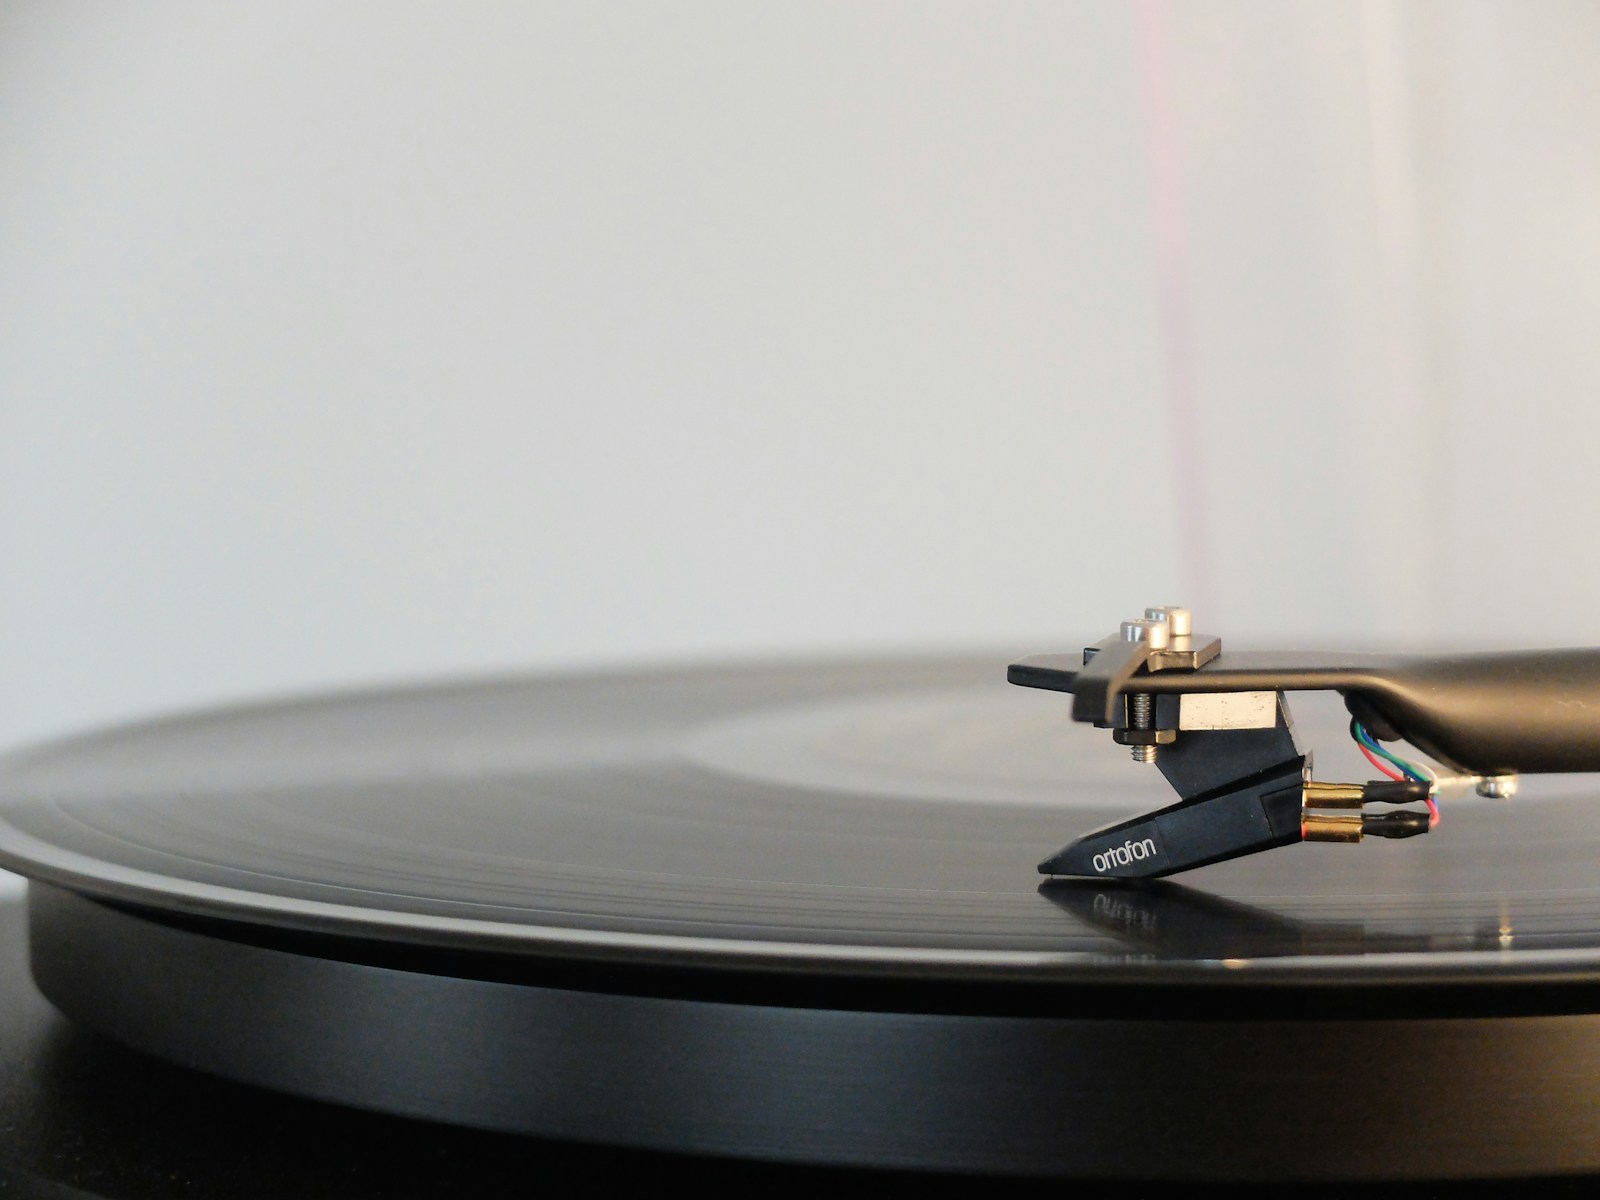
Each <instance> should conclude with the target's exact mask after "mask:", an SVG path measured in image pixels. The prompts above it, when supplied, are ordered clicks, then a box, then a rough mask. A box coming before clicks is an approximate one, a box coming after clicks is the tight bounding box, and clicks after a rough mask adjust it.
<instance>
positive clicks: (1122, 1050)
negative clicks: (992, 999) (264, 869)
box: [0, 885, 1600, 1196]
mask: <svg viewBox="0 0 1600 1200" xmlns="http://www.w3.org/2000/svg"><path fill="white" fill-rule="evenodd" d="M33 904H34V909H35V913H34V920H33V926H34V939H35V942H34V947H33V958H34V969H35V973H36V974H37V976H38V978H39V979H40V981H41V983H42V985H43V987H44V988H45V991H46V992H47V993H48V994H50V995H52V996H53V997H55V998H56V999H57V1000H58V1001H59V1002H60V1003H61V1004H62V1006H63V1007H64V1008H65V1009H66V1010H67V1011H68V1012H70V1013H71V1014H72V1015H73V1016H74V1017H77V1018H79V1019H80V1020H81V1021H83V1022H84V1023H85V1024H87V1025H88V1026H90V1027H94V1028H98V1029H100V1030H102V1031H103V1032H106V1033H109V1034H111V1035H113V1036H114V1037H115V1038H117V1039H118V1040H119V1041H123V1042H126V1043H128V1044H131V1045H134V1046H137V1047H139V1048H140V1049H143V1050H148V1051H151V1052H153V1053H157V1054H160V1055H161V1056H162V1057H164V1058H168V1059H172V1060H174V1061H177V1062H181V1063H186V1064H188V1065H191V1066H195V1067H199V1068H202V1069H203V1070H205V1071H207V1072H214V1073H217V1074H222V1075H227V1076H230V1077H233V1078H235V1079H242V1080H250V1081H252V1082H256V1083H261V1084H266V1085H269V1086H270V1087H272V1088H275V1089H283V1090H285V1091H289V1092H295V1093H299V1094H301V1095H303V1096H310V1097H314V1098H317V1099H320V1100H332V1101H337V1102H339V1103H340V1104H347V1105H356V1106H361V1107H366V1108H376V1109H381V1110H386V1111H388V1112H390V1113H397V1114H407V1115H410V1116H419V1115H420V1116H428V1117H435V1118H442V1119H446V1120H450V1121H453V1122H459V1123H464V1124H468V1125H474V1126H478V1127H481V1128H485V1129H491V1130H500V1131H516V1132H519V1133H524V1134H526V1133H533V1134H536V1135H537V1134H545V1135H550V1136H545V1137H534V1138H527V1137H514V1136H507V1135H506V1134H505V1133H503V1132H502V1133H500V1134H495V1133H487V1132H484V1133H477V1132H470V1131H467V1130H462V1129H451V1128H447V1127H444V1126H440V1125H433V1124H428V1123H418V1122H415V1121H411V1120H405V1119H401V1117H399V1116H390V1117H384V1116H377V1115H370V1114H364V1113H361V1112H357V1111H354V1110H353V1109H347V1108H341V1107H335V1106H333V1105H329V1104H325V1103H316V1102H313V1101H305V1100H303V1101H294V1100H290V1099H287V1098H285V1097H284V1096H281V1095H277V1094H275V1093H273V1092H268V1091H263V1090H256V1089H253V1088H247V1087H241V1086H237V1085H230V1084H225V1083H222V1082H219V1081H217V1080H215V1079H213V1078H210V1077H209V1076H208V1075H194V1074H190V1073H188V1072H186V1071H183V1070H181V1069H177V1068H172V1067H167V1066H162V1065H158V1064H157V1063H155V1062H153V1061H151V1060H147V1059H145V1058H142V1057H139V1056H135V1055H131V1054H129V1053H127V1052H125V1051H123V1050H120V1049H118V1048H116V1047H114V1046H111V1045H108V1044H106V1043H105V1042H102V1041H99V1040H98V1039H94V1038H89V1037H85V1036H84V1035H82V1034H78V1033H75V1032H73V1031H71V1030H70V1029H69V1028H67V1027H65V1026H63V1025H62V1024H61V1023H60V1022H59V1021H56V1020H53V1019H52V1018H51V1017H50V1015H49V1010H48V1009H47V1008H46V1007H45V1006H44V1004H43V1002H42V1000H41V999H40V997H39V996H38V995H37V994H36V993H33V992H32V991H31V990H24V989H20V988H15V976H14V975H13V976H12V984H13V987H14V989H15V990H16V991H17V992H18V994H17V995H16V996H15V997H11V998H9V1000H10V1003H9V1004H8V1008H7V1017H8V1019H9V1020H13V1021H17V1020H18V1018H19V1016H20V1018H21V1020H20V1021H19V1023H18V1027H17V1029H16V1030H15V1031H14V1032H13V1031H11V1030H8V1031H7V1032H8V1037H7V1046H8V1047H18V1048H19V1049H20V1051H21V1058H20V1062H19V1066H20V1070H17V1071H12V1070H8V1071H7V1080H8V1083H10V1082H12V1081H14V1080H16V1079H25V1078H27V1077H28V1075H29V1074H30V1073H31V1074H32V1076H33V1077H34V1078H35V1079H36V1080H37V1082H38V1083H39V1084H40V1085H41V1086H40V1087H39V1088H38V1091H37V1092H36V1093H33V1094H29V1093H23V1092H20V1091H17V1090H15V1088H14V1087H13V1088H12V1089H8V1094H9V1095H10V1099H11V1103H12V1104H13V1105H15V1104H18V1103H21V1104H22V1105H23V1107H24V1108H25V1109H26V1110H27V1111H26V1112H25V1114H24V1116H25V1117H26V1118H27V1119H26V1120H23V1121H13V1122H11V1127H12V1128H13V1129H14V1130H21V1131H23V1134H24V1136H23V1140H22V1142H21V1143H20V1144H19V1147H18V1148H19V1149H22V1150H25V1151H26V1152H27V1153H26V1157H25V1158H24V1164H25V1165H27V1166H29V1167H30V1169H38V1168H41V1167H42V1168H45V1169H47V1170H49V1171H53V1172H56V1173H57V1175H56V1177H57V1178H63V1179H70V1180H73V1181H75V1182H76V1183H77V1185H78V1186H80V1187H84V1186H87V1188H88V1190H90V1191H91V1193H93V1192H95V1191H96V1190H97V1189H98V1188H100V1187H102V1186H103V1187H105V1189H106V1190H105V1191H104V1193H103V1194H107V1195H124V1194H127V1195H168V1194H179V1193H178V1192H177V1191H164V1190H162V1189H163V1188H165V1187H168V1186H169V1185H170V1184H171V1183H172V1182H173V1181H175V1180H177V1179H181V1178H187V1179H190V1180H192V1181H193V1180H198V1179H199V1178H202V1177H206V1176H209V1177H210V1178H212V1179H214V1180H215V1181H216V1182H217V1184H218V1185H219V1186H221V1185H222V1184H223V1183H226V1187H227V1190H228V1192H229V1194H232V1195H243V1196H250V1195H285V1194H289V1195H293V1194H310V1195H320V1194H323V1193H324V1192H330V1193H331V1192H333V1191H338V1192H339V1193H340V1194H341V1195H350V1194H352V1193H353V1192H354V1194H362V1192H361V1190H360V1189H371V1190H372V1191H374V1192H376V1191H383V1192H385V1193H386V1194H394V1193H395V1191H396V1190H397V1189H398V1190H401V1191H405V1190H406V1189H415V1188H418V1187H420V1185H421V1181H422V1180H424V1179H428V1178H431V1179H433V1180H435V1181H436V1183H437V1185H438V1186H440V1187H443V1186H445V1184H446V1183H449V1184H451V1185H452V1186H454V1184H455V1183H456V1182H459V1183H460V1184H461V1185H463V1186H467V1185H471V1186H478V1185H480V1184H482V1183H483V1182H485V1181H487V1180H489V1179H493V1180H496V1181H504V1180H510V1179H513V1178H515V1177H516V1176H518V1175H519V1174H521V1173H522V1172H525V1171H535V1172H539V1173H542V1172H546V1171H548V1170H550V1169H551V1165H552V1164H553V1163H562V1164H567V1165H568V1166H570V1167H571V1168H572V1169H578V1170H582V1171H584V1172H585V1173H586V1174H588V1175H589V1176H591V1177H592V1176H593V1175H594V1173H595V1172H596V1171H597V1170H598V1171H600V1172H601V1173H602V1174H604V1175H608V1176H611V1177H614V1178H615V1180H616V1181H617V1182H619V1183H625V1182H627V1180H628V1177H629V1174H630V1173H631V1172H636V1171H641V1172H645V1173H647V1174H648V1175H649V1176H651V1177H652V1178H654V1177H656V1176H659V1175H660V1174H661V1173H663V1172H666V1173H669V1174H671V1173H680V1174H682V1175H683V1176H684V1178H685V1180H686V1181H690V1182H700V1181H702V1180H704V1179H709V1178H713V1177H719V1176H729V1177H738V1178H748V1179H749V1180H750V1181H755V1180H757V1179H760V1178H764V1177H766V1176H768V1175H772V1174H773V1173H779V1174H783V1173H788V1172H800V1173H802V1174H818V1170H817V1168H801V1167H784V1166H776V1165H774V1166H765V1167H763V1166H760V1165H756V1164H747V1163H744V1162H741V1161H740V1160H743V1159H748V1158H752V1157H757V1158H770V1159H779V1160H789V1161H790V1162H795V1161H800V1162H804V1161H808V1160H809V1161H813V1162H824V1163H834V1164H853V1165H860V1164H875V1165H879V1166H888V1167H906V1166H916V1167H921V1168H928V1169H932V1170H943V1171H962V1172H978V1173H992V1172H1000V1173H1005V1174H1012V1175H1016V1174H1022V1175H1029V1174H1051V1175H1058V1176H1062V1175H1064V1176H1071V1177H1075V1178H1079V1179H1090V1180H1093V1179H1099V1180H1101V1181H1105V1180H1107V1179H1112V1178H1122V1179H1132V1180H1144V1181H1150V1182H1156V1181H1169V1182H1177V1181H1183V1180H1193V1179H1207V1178H1208V1179H1219V1178H1220V1179H1238V1180H1246V1181H1250V1180H1255V1181H1264V1180H1274V1179H1276V1180H1329V1179H1340V1178H1343V1179H1357V1180H1359V1179H1363V1178H1364V1179H1368V1180H1374V1179H1376V1180H1380V1181H1381V1180H1383V1179H1386V1178H1387V1179H1391V1180H1392V1179H1397V1178H1398V1179H1412V1180H1425V1179H1429V1178H1433V1179H1438V1178H1447V1179H1448V1178H1457V1179H1459V1178H1462V1177H1473V1176H1497V1175H1517V1176H1536V1175H1542V1174H1549V1173H1552V1172H1559V1171H1569V1172H1570V1171H1578V1170H1594V1169H1595V1163H1596V1162H1597V1161H1600V1108H1597V1107H1596V1106H1595V1105H1594V1104H1593V1096H1594V1095H1595V1094H1596V1092H1597V1090H1600V1017H1597V1016H1593V1015H1588V1014H1583V1013H1567V1014H1561V1015H1552V1016H1523V1017H1515V1018H1504V1017H1501V1018H1495V1017H1481V1018H1472V1019H1461V1018H1450V1019H1413V1020H1382V1019H1372V1018H1368V1019H1363V1020H1350V1021H1337V1020H1326V1019H1322V1020H1308V1021H1297V1020H1278V1021H1263V1020H1259V1019H1254V1020H1228V1019H1218V1018H1217V1014H1216V1013H1215V1012H1210V1013H1208V1012H1206V1011H1205V1010H1204V1009H1201V1010H1199V1011H1195V1010H1186V1011H1185V1010H1180V1011H1178V1012H1175V1013H1174V1014H1173V1016H1172V1018H1171V1019H1161V1018H1146V1019H1143V1020H1118V1019H1113V1018H1099V1019H1083V1018H1060V1019H1057V1018H1048V1017H1039V1016H1032V1017H1002V1018H995V1017H985V1016H979V1015H974V1014H961V1013H944V1014H934V1013H897V1012H892V1011H882V1012H870V1011H837V1010H827V1009H796V1008H778V1007H774V1006H768V1005H740V1004H729V1003H722V1002H718V1003H706V1002H699V1001H694V1000H690V999H684V998H663V997H651V996H640V995H602V994H591V993H582V992H574V991H566V990H562V989H552V988H542V987H534V986H529V985H526V984H519V983H506V982H496V981H487V980H480V979H460V978H454V977H450V976H439V975H428V974H424V973H418V972H410V971H397V970H393V969H390V968H384V967H375V966H372V965H371V964H366V963H352V962H344V961H337V960H331V959H322V958H317V957H312V956H307V955H302V954H291V953H287V952H284V951H281V950H274V949H266V948H262V947H258V946H251V945H248V944H236V943H233V942H231V941H228V940H225V939H222V938H218V937H215V936H212V935H211V934H208V933H199V932H195V931H193V930H189V929H183V928H176V927H172V926H169V925H166V924H163V923H161V922H158V921H152V920H150V919H148V918H146V917H144V916H142V915H139V914H133V913H127V912H122V911H118V910H115V909H110V908H107V907H105V906H103V905H100V904H97V903H94V902H91V901H86V900H83V899H81V898H79V897H76V896H72V895H71V894H69V893H64V892H60V891H57V890H55V889H49V888H43V887H39V886H37V885H36V886H35V893H34V897H33ZM6 917H7V919H8V922H9V921H13V920H14V919H15V913H14V909H13V908H10V907H8V909H7V910H6ZM8 932H10V933H11V937H12V938H13V939H15V938H16V933H17V931H16V930H15V929H14V926H12V927H10V928H9V930H8ZM1192 1001H1193V998H1192V997H1191V1003H1192ZM4 1115H6V1114H3V1113H0V1116H4ZM152 1117H154V1118H155V1120H154V1121H152V1119H151V1118H152ZM30 1131H31V1133H32V1134H33V1136H28V1134H29V1133H30ZM91 1131H92V1132H91ZM105 1131H114V1136H111V1137H109V1138H108V1137H106V1136H105ZM593 1140H601V1141H605V1142H611V1143H617V1144H621V1145H624V1146H631V1147H634V1149H632V1150H624V1151H620V1152H619V1151H617V1150H614V1149H598V1148H596V1149H586V1148H585V1147H584V1146H583V1145H582V1144H581V1143H582V1142H584V1141H593ZM640 1147H644V1148H652V1149H661V1148H671V1149H675V1150H681V1151H690V1152H697V1153H691V1154H657V1153H650V1152H648V1150H647V1149H639V1148H640ZM524 1162H526V1164H527V1165H519V1164H522V1163H524ZM535 1164H537V1165H535ZM564 1169H565V1168H564ZM302 1172H303V1173H302ZM840 1173H841V1172H840V1171H838V1170H833V1171H826V1172H821V1173H820V1174H819V1178H820V1177H822V1176H824V1175H825V1176H827V1177H832V1176H835V1175H838V1174H840ZM236 1176H237V1178H236ZM921 1178H923V1179H924V1180H926V1179H927V1178H929V1177H928V1176H922V1177H921ZM118 1188H120V1189H122V1190H120V1191H119V1190H116V1189H118ZM252 1189H254V1190H252ZM202 1190H209V1189H202ZM424 1190H426V1189H424ZM183 1194H193V1193H192V1192H185V1193H183Z"/></svg>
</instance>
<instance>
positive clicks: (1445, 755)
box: [1007, 606, 1600, 878]
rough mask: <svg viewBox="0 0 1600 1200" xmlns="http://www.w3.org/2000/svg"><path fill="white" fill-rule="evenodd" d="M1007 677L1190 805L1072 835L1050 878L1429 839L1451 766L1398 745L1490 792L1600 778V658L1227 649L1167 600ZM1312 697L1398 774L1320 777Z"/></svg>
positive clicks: (1598, 652)
mask: <svg viewBox="0 0 1600 1200" xmlns="http://www.w3.org/2000/svg"><path fill="white" fill-rule="evenodd" d="M1007 677H1008V678H1009V679H1010V681H1011V682H1012V683H1016V684H1021V685H1023V686H1024V687H1036V688H1046V689H1049V690H1052V691H1058V692H1070V693H1071V694H1072V718H1073V720H1075V721H1082V722H1085V723H1087V724H1091V725H1094V726H1095V727H1096V728H1099V729H1109V730H1111V736H1112V738H1113V739H1114V740H1115V741H1117V742H1118V743H1120V744H1122V745H1124V746H1129V747H1131V748H1132V752H1133V757H1134V758H1135V759H1136V760H1138V761H1140V762H1147V763H1154V764H1155V766H1156V768H1157V769H1158V770H1159V771H1160V772H1161V774H1162V775H1163V776H1164V777H1165V778H1166V780H1167V782H1168V783H1169V784H1171V785H1172V788H1173V790H1174V791H1176V792H1177V794H1178V801H1177V803H1176V804H1171V805H1168V806H1167V807H1166V808H1162V809H1158V810H1156V811H1154V812H1149V813H1145V814H1143V815H1141V816H1137V817H1133V818H1131V819H1129V820H1126V821H1120V822H1117V823H1116V824H1113V825H1109V826H1106V827H1105V828H1103V829H1097V830H1095V831H1094V832H1092V833H1088V834H1085V835H1084V836H1083V837H1080V838H1078V839H1077V840H1076V841H1073V842H1071V843H1070V844H1068V845H1067V846H1065V847H1063V848H1062V849H1061V850H1060V851H1059V852H1058V853H1056V854H1054V855H1052V856H1051V857H1050V858H1048V859H1046V860H1045V861H1044V862H1043V863H1041V864H1040V865H1039V870H1040V871H1041V872H1043V873H1045V874H1048V875H1080V876H1097V877H1104V876H1113V877H1124V878H1151V877H1155V876H1159V875H1171V874H1174V873H1175V872H1178V871H1187V870H1190V869H1192V868H1194V867H1201V866H1205V865H1206V864H1207V863H1214V862H1221V861H1222V860H1224V859H1229V858H1238V857H1240V856H1242V855H1246V854H1254V853H1256V852H1257V851H1260V850H1269V849H1271V848H1273V847H1275V846H1285V845H1290V844H1292V843H1294V842H1301V841H1326V842H1359V841H1361V839H1362V838H1363V837H1374V836H1375V837H1387V838H1406V837H1415V836H1417V835H1419V834H1424V833H1427V832H1428V831H1429V830H1430V829H1432V828H1433V827H1434V826H1435V825H1436V824H1437V823H1438V805H1437V798H1436V792H1437V790H1438V786H1439V782H1440V781H1439V775H1438V772H1435V771H1430V770H1428V769H1427V768H1425V767H1423V766H1420V765H1418V764H1416V763H1413V762H1411V761H1408V760H1407V759H1404V758H1402V757H1400V756H1399V755H1397V754H1395V753H1393V752H1391V751H1390V750H1388V749H1386V748H1385V747H1384V745H1383V743H1385V742H1396V741H1406V742H1410V743H1411V744H1412V745H1414V746H1416V747H1417V748H1418V749H1419V750H1421V751H1423V752H1424V753H1425V754H1427V755H1429V756H1431V757H1432V758H1433V759H1435V760H1436V761H1437V762H1439V763H1440V764H1442V765H1443V767H1444V769H1445V771H1447V772H1451V773H1453V774H1454V778H1456V779H1457V780H1462V781H1464V782H1467V783H1469V784H1472V785H1475V786H1476V787H1477V789H1478V791H1479V792H1480V793H1481V794H1483V795H1486V796H1497V797H1507V796H1510V795H1511V794H1513V793H1514V792H1515V790H1516V782H1517V776H1518V775H1522V774H1539V773H1546V772H1561V771H1600V649H1570V650H1532V651H1515V652H1505V653H1493V654H1447V655H1420V654H1341V653H1328V652H1300V651H1281V652H1280V651H1229V652H1227V653H1224V652H1223V650H1222V641H1221V639H1220V638H1217V637H1212V636H1208V635H1205V634H1198V633H1195V632H1194V631H1193V628H1192V621H1191V618H1190V614H1189V612H1188V610H1187V609H1183V608H1177V607H1170V606H1168V607H1159V608H1147V609H1146V610H1145V612H1144V616H1143V617H1141V618H1138V619H1137V620H1131V621H1124V622H1122V625H1121V628H1120V629H1119V631H1118V632H1117V633H1115V634H1112V635H1111V636H1110V637H1107V638H1104V639H1102V640H1101V641H1099V642H1096V643H1095V644H1094V645H1092V646H1089V647H1087V648H1086V649H1085V650H1084V651H1083V652H1082V654H1081V655H1079V654H1041V655H1036V656H1034V657H1031V658H1025V659H1022V660H1021V661H1020V662H1016V663H1013V664H1012V665H1011V667H1010V670H1009V671H1008V675H1007ZM1298 691H1336V692H1338V693H1340V694H1341V695H1342V696H1343V697H1344V701H1345V706H1346V707H1347V708H1348V709H1349V711H1350V714H1351V717H1352V721H1351V733H1352V734H1353V735H1354V736H1355V738H1356V740H1357V743H1358V745H1359V746H1360V747H1361V749H1362V752H1363V753H1364V754H1366V756H1367V758H1368V759H1369V760H1371V761H1372V762H1373V764H1374V766H1375V767H1377V768H1378V770H1379V771H1381V772H1382V773H1383V774H1384V775H1386V776H1388V778H1385V779H1383V780H1379V781H1374V782H1370V783H1349V784H1346V783H1324V782H1320V781H1316V780H1313V779H1312V778H1311V760H1310V758H1309V756H1308V755H1307V754H1306V753H1304V752H1303V751H1302V750H1301V749H1300V747H1299V745H1298V744H1297V742H1296V740H1295V734H1294V727H1293V725H1292V724H1291V723H1290V719H1289V707H1288V701H1287V699H1286V696H1285V693H1287V692H1298ZM1369 806H1371V807H1373V808H1379V806H1382V808H1381V809H1379V811H1368V808H1369ZM1419 806H1421V807H1419Z"/></svg>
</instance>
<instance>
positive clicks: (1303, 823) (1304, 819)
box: [1300, 812, 1361, 842]
mask: <svg viewBox="0 0 1600 1200" xmlns="http://www.w3.org/2000/svg"><path fill="white" fill-rule="evenodd" d="M1300 835H1301V837H1303V838H1304V839H1305V840H1306V841H1308V842H1359V841H1360V840H1361V814H1360V813H1319V812H1306V813H1301V814H1300Z"/></svg>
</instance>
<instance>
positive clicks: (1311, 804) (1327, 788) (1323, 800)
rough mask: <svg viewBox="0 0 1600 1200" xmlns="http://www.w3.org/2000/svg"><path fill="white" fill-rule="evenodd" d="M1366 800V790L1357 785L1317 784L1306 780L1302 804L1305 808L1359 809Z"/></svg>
mask: <svg viewBox="0 0 1600 1200" xmlns="http://www.w3.org/2000/svg"><path fill="white" fill-rule="evenodd" d="M1365 799H1366V788H1365V787H1364V786H1362V785H1361V784H1359V783H1319V782H1318V781H1317V780H1315V779H1308V780H1306V784H1305V793H1304V803H1305V807H1306V808H1360V807H1361V805H1362V803H1363V802H1364V801H1365Z"/></svg>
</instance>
